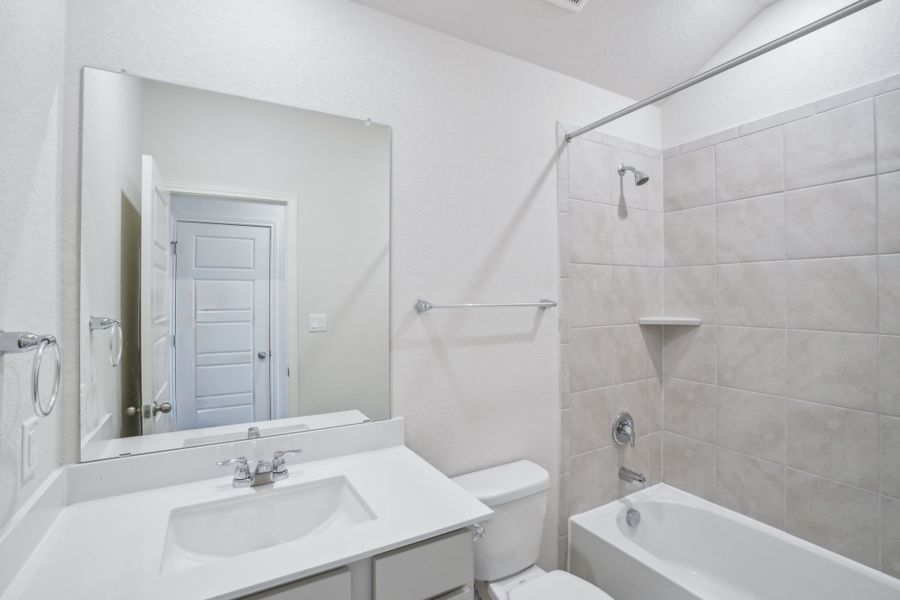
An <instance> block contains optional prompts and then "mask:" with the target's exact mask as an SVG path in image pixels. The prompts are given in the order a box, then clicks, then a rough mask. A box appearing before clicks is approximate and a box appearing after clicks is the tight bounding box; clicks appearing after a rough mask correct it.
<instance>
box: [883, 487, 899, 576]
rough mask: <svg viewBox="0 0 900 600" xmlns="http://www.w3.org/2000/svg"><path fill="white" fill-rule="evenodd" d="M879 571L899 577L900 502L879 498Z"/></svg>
mask: <svg viewBox="0 0 900 600" xmlns="http://www.w3.org/2000/svg"><path fill="white" fill-rule="evenodd" d="M880 529H881V570H882V571H884V572H885V573H887V574H888V575H890V576H891V577H900V500H894V499H893V498H885V497H882V498H881V528H880Z"/></svg>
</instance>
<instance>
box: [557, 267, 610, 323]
mask: <svg viewBox="0 0 900 600" xmlns="http://www.w3.org/2000/svg"><path fill="white" fill-rule="evenodd" d="M611 291H612V267H609V266H606V265H582V264H575V265H572V268H571V272H570V277H569V290H568V294H567V297H566V300H567V304H568V309H567V310H566V311H565V312H566V316H567V319H568V321H569V323H570V325H571V326H572V327H585V326H597V325H609V324H611V319H610V304H611V302H610V296H611Z"/></svg>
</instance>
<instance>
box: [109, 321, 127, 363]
mask: <svg viewBox="0 0 900 600" xmlns="http://www.w3.org/2000/svg"><path fill="white" fill-rule="evenodd" d="M124 346H125V336H124V335H122V326H121V325H120V324H119V322H118V321H116V324H115V326H113V328H112V329H110V331H109V364H110V365H112V366H113V367H118V366H119V362H120V361H121V360H122V349H123V348H124Z"/></svg>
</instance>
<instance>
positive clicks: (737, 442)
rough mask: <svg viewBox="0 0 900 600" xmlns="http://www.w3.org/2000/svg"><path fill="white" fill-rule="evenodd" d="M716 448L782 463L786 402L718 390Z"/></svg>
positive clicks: (758, 395) (741, 392)
mask: <svg viewBox="0 0 900 600" xmlns="http://www.w3.org/2000/svg"><path fill="white" fill-rule="evenodd" d="M717 390H718V402H719V404H718V410H717V412H716V423H717V428H716V429H717V433H716V435H717V439H718V444H719V446H722V447H724V448H731V449H732V450H737V451H738V452H742V453H744V454H750V455H753V456H758V457H760V458H764V459H766V460H770V461H775V462H780V463H783V462H784V460H785V440H784V429H785V419H786V414H785V401H784V400H783V399H782V398H777V397H775V396H766V395H764V394H756V393H753V392H745V391H742V390H733V389H729V388H717Z"/></svg>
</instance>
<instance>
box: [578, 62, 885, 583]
mask: <svg viewBox="0 0 900 600" xmlns="http://www.w3.org/2000/svg"><path fill="white" fill-rule="evenodd" d="M898 88H900V77H895V78H892V79H891V80H887V81H883V82H880V83H878V84H874V85H871V86H867V87H865V88H863V89H860V90H855V91H853V92H849V93H847V94H842V95H841V96H839V97H836V98H830V99H827V100H823V101H821V102H819V103H816V104H814V105H810V106H806V107H801V108H798V109H795V110H792V111H790V112H789V113H786V114H782V115H776V116H774V117H770V118H768V119H764V120H762V121H758V122H755V123H751V124H748V125H744V126H741V127H738V128H736V129H733V130H730V131H726V132H722V133H720V134H718V135H716V136H711V137H710V138H706V139H705V140H700V141H698V142H694V143H691V144H684V145H682V146H680V147H679V148H675V149H672V150H669V151H666V153H665V156H666V158H665V167H664V179H665V186H664V196H665V207H664V208H665V233H664V238H665V269H664V271H665V274H664V280H665V281H664V290H665V311H666V313H668V314H672V315H679V316H694V317H701V318H702V319H703V322H704V325H702V326H700V327H698V328H687V327H666V331H665V341H664V373H665V377H664V382H663V387H664V398H665V399H664V410H663V423H664V431H665V433H663V456H664V479H665V481H666V482H668V483H670V484H672V485H674V486H676V487H679V488H682V489H684V490H686V491H688V492H692V493H694V494H697V495H700V496H703V497H705V498H707V499H709V500H712V501H714V502H717V503H719V504H722V505H724V506H726V507H728V508H731V509H734V510H737V511H739V512H742V513H745V514H747V515H749V516H751V517H754V518H756V519H759V520H761V521H764V522H766V523H769V524H771V525H774V526H776V527H779V528H782V529H785V530H786V531H788V532H790V533H792V534H795V535H797V536H799V537H802V538H805V539H807V540H810V541H812V542H814V543H816V544H819V545H821V546H824V547H826V548H829V549H831V550H834V551H836V552H838V553H840V554H843V555H845V556H848V557H850V558H853V559H855V560H858V561H860V562H863V563H865V564H867V565H870V566H873V567H876V568H881V569H882V570H884V571H886V572H888V573H890V574H892V575H895V576H900V91H891V90H897V89H898ZM571 214H572V216H573V217H574V213H571ZM572 227H573V231H574V224H573V225H572ZM573 243H574V242H573ZM570 278H571V275H570ZM570 335H571V334H570ZM570 346H572V344H571V343H570ZM570 406H572V401H571V399H570ZM569 410H570V411H572V409H571V408H570V409H569ZM573 475H574V472H573ZM571 487H572V485H571V481H570V489H571Z"/></svg>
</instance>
